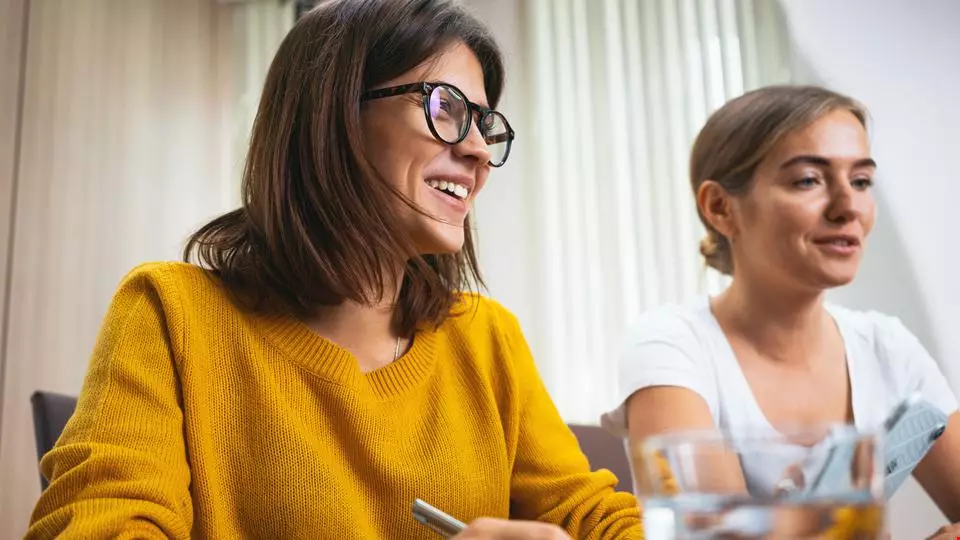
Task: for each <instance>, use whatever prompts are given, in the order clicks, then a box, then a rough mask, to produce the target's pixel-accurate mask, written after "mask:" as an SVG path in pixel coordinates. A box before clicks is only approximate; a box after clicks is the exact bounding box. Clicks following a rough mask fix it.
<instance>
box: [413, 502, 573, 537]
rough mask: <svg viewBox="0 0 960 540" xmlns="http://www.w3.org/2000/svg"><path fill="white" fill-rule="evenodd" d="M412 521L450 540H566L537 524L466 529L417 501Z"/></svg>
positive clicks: (491, 522)
mask: <svg viewBox="0 0 960 540" xmlns="http://www.w3.org/2000/svg"><path fill="white" fill-rule="evenodd" d="M413 517H414V518H416V520H417V521H419V522H420V523H422V524H424V525H425V526H427V527H429V528H430V529H432V530H433V531H435V532H436V533H437V534H439V535H441V536H443V537H445V538H453V539H454V540H520V539H532V540H570V537H569V536H567V534H566V533H565V532H563V530H562V529H560V528H559V527H557V526H556V525H552V524H549V523H540V522H538V521H511V520H506V519H496V518H479V519H477V520H475V521H473V522H471V523H470V524H469V525H465V524H464V523H463V522H461V521H459V520H457V519H456V518H454V517H452V516H450V515H448V514H446V513H444V512H442V511H440V510H438V509H437V508H434V507H433V506H431V505H429V504H427V503H425V502H424V501H421V500H420V499H417V500H416V501H414V503H413Z"/></svg>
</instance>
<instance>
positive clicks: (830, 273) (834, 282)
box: [817, 268, 857, 289]
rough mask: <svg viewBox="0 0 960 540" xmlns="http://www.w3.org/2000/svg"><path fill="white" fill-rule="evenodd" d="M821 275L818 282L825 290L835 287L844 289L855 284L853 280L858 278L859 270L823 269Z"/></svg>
mask: <svg viewBox="0 0 960 540" xmlns="http://www.w3.org/2000/svg"><path fill="white" fill-rule="evenodd" d="M819 274H820V275H819V276H818V279H817V281H818V282H819V283H821V284H822V285H823V288H825V289H832V288H834V287H843V286H844V285H849V284H850V283H851V282H853V279H854V278H855V277H857V270H856V268H854V269H852V270H850V269H821V271H820V272H819Z"/></svg>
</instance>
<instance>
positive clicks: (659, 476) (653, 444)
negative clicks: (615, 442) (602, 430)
mask: <svg viewBox="0 0 960 540" xmlns="http://www.w3.org/2000/svg"><path fill="white" fill-rule="evenodd" d="M629 451H630V455H631V466H632V470H633V476H634V490H635V492H636V493H637V497H638V498H639V499H640V501H641V505H642V506H643V518H644V519H643V521H644V530H645V533H646V538H647V540H668V539H669V540H674V539H678V540H694V539H697V540H699V539H728V538H729V539H734V538H735V539H738V540H746V539H760V538H763V539H778V540H782V539H788V538H789V539H791V540H796V539H814V538H816V539H851V540H852V539H856V540H861V539H863V540H866V539H870V540H873V539H877V538H881V537H882V536H883V534H884V523H883V522H884V498H883V481H884V466H883V440H882V434H881V433H880V432H879V431H877V432H864V431H860V430H857V429H856V428H855V427H854V426H823V427H803V428H795V429H789V430H785V429H781V430H777V431H773V430H770V429H768V430H758V431H756V432H752V433H749V434H747V435H744V434H736V435H734V434H730V433H723V432H718V431H686V432H674V433H670V434H666V435H658V436H654V437H650V438H648V439H645V440H643V441H631V442H630V444H629Z"/></svg>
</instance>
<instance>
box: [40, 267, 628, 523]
mask: <svg viewBox="0 0 960 540" xmlns="http://www.w3.org/2000/svg"><path fill="white" fill-rule="evenodd" d="M464 306H465V307H466V309H465V314H463V315H459V316H456V317H453V318H451V319H449V320H448V321H447V322H446V323H444V324H443V325H442V326H441V327H440V328H439V329H437V330H436V331H429V332H427V331H425V332H420V333H418V334H417V335H416V337H415V339H414V340H413V344H412V346H411V349H410V350H409V351H408V352H407V353H406V354H405V355H404V356H403V357H401V358H400V359H399V360H397V361H396V362H394V363H392V364H390V365H388V366H386V367H383V368H381V369H378V370H376V371H373V372H371V373H367V374H363V373H361V372H360V370H359V369H358V366H357V362H356V360H355V359H354V358H353V357H352V356H351V355H350V353H348V352H347V351H345V350H344V349H342V348H340V347H338V346H337V345H336V344H334V343H332V342H330V341H327V340H324V339H323V338H321V337H319V336H317V335H316V334H314V333H312V332H311V331H310V330H309V329H307V327H306V326H305V325H303V324H302V323H300V322H299V321H297V320H295V319H294V318H292V317H280V316H269V317H268V316H257V315H253V314H251V313H248V312H245V311H241V310H240V309H238V308H237V307H236V306H235V305H233V304H232V303H231V301H230V300H229V298H228V296H227V295H226V294H225V291H224V290H223V289H222V288H221V286H220V285H219V284H218V283H217V281H216V279H215V278H213V277H212V276H211V275H210V274H208V273H206V272H204V271H202V270H200V269H199V268H197V267H194V266H190V265H186V264H180V263H161V264H150V265H144V266H142V267H140V268H138V269H136V270H134V271H133V272H132V273H131V274H130V275H129V276H127V278H126V279H125V280H124V281H123V283H122V284H121V286H120V288H119V290H118V292H117V294H116V296H115V298H114V300H113V303H112V305H111V307H110V309H109V312H108V313H107V316H106V320H105V322H104V325H103V329H102V332H101V334H100V336H99V339H98V342H97V346H96V349H95V351H94V354H93V358H92V362H91V365H90V368H89V372H88V374H87V377H86V381H85V382H84V388H83V391H82V393H81V394H80V399H79V403H78V406H77V412H76V414H75V415H74V417H73V419H72V420H71V421H70V423H69V424H68V425H67V427H66V429H65V431H64V433H63V436H62V437H61V438H60V440H59V441H58V443H57V446H56V448H55V449H54V450H52V451H51V452H50V453H49V454H48V455H47V456H46V457H45V458H44V459H43V462H42V469H43V472H44V474H45V475H46V476H47V477H49V478H50V479H51V483H50V486H49V488H48V489H47V490H46V492H44V494H43V495H42V497H41V498H40V501H39V502H38V503H37V507H36V509H35V511H34V514H33V518H32V524H31V528H30V530H29V532H28V535H27V537H28V538H50V537H54V536H58V537H59V536H60V535H63V536H62V537H63V538H85V539H86V538H168V537H169V538H190V537H194V538H276V539H279V538H335V539H349V538H404V539H406V538H425V539H428V538H435V536H434V533H433V532H431V531H429V530H428V529H426V528H424V527H423V526H422V525H420V524H419V523H417V522H416V521H415V520H414V519H413V517H412V515H411V512H410V506H411V503H412V502H413V500H414V499H415V498H418V497H419V498H422V499H424V500H426V501H427V502H429V503H431V504H433V505H434V506H437V507H439V508H441V509H442V510H445V511H446V512H448V513H450V514H452V515H453V516H455V517H457V518H459V519H461V520H462V521H466V522H469V521H471V520H472V519H474V518H476V517H480V516H493V517H508V516H509V517H511V518H514V519H537V520H541V521H547V522H552V523H556V524H558V525H560V526H561V527H563V528H565V529H566V530H567V531H568V532H569V533H570V534H571V536H573V537H574V538H639V537H640V536H641V533H640V519H639V511H638V509H637V503H636V500H635V499H634V498H633V497H632V496H631V495H629V494H625V493H614V489H613V487H612V486H613V485H614V483H615V479H614V476H613V475H612V474H611V473H609V472H607V471H600V472H594V473H591V472H590V470H589V466H588V464H587V461H586V459H585V458H584V456H583V454H582V453H581V452H580V450H579V448H578V446H577V441H576V439H575V438H574V436H573V435H572V434H571V432H570V431H569V430H568V429H567V427H566V426H565V425H564V423H563V421H562V420H561V419H560V416H559V415H558V413H557V410H556V408H555V407H554V405H553V403H552V402H551V400H550V397H549V396H548V394H547V392H546V390H545V388H544V386H543V384H542V382H541V380H540V378H539V376H538V375H537V371H536V368H535V366H534V362H533V360H532V358H531V355H530V352H529V350H528V348H527V345H526V343H525V341H524V338H523V336H522V334H521V332H520V328H519V326H518V324H517V321H516V320H515V318H514V317H513V316H512V315H510V314H509V313H508V312H507V311H506V310H504V309H503V308H502V307H500V306H499V305H498V304H496V303H494V302H493V301H491V300H487V299H483V298H480V297H477V296H472V295H465V296H464V297H463V306H461V307H464Z"/></svg>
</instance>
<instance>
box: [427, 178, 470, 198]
mask: <svg viewBox="0 0 960 540" xmlns="http://www.w3.org/2000/svg"><path fill="white" fill-rule="evenodd" d="M426 183H427V185H428V186H430V187H432V188H433V189H435V190H437V191H439V192H440V193H443V194H444V195H446V196H448V197H451V198H454V199H456V200H458V201H463V200H466V198H467V197H468V196H469V195H470V189H469V188H467V186H465V185H463V184H458V183H456V182H453V181H449V180H426Z"/></svg>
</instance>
